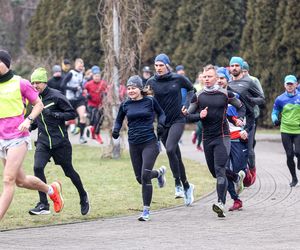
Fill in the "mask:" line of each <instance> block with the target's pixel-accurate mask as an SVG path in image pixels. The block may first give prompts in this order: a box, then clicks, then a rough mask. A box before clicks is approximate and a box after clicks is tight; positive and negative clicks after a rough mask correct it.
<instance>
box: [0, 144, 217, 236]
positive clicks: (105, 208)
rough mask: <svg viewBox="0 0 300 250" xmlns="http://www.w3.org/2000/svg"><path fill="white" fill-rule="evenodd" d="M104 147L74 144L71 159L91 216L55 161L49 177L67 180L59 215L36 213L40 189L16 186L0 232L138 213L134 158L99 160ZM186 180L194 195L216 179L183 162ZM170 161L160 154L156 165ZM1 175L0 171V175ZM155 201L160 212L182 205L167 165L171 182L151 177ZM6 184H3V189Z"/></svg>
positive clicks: (29, 164)
mask: <svg viewBox="0 0 300 250" xmlns="http://www.w3.org/2000/svg"><path fill="white" fill-rule="evenodd" d="M101 150H102V149H101V148H98V147H90V146H86V145H84V146H82V145H74V146H73V163H74V167H75V169H76V170H77V171H78V173H79V175H80V176H81V179H82V182H83V184H84V187H85V189H86V190H87V191H88V193H89V197H90V202H91V212H90V214H89V215H87V216H82V215H81V213H80V205H79V195H78V193H77V190H76V188H75V187H74V185H73V184H72V183H71V181H70V179H69V178H67V177H65V176H64V174H63V171H62V169H61V168H60V166H55V165H54V164H53V163H52V162H51V163H49V164H48V165H47V167H46V168H45V173H46V177H47V181H48V182H49V183H50V182H52V181H54V180H57V179H59V180H60V181H61V182H62V184H63V196H64V201H65V207H64V209H63V211H62V212H61V213H59V214H56V213H54V212H53V208H52V202H51V200H50V201H49V203H50V204H51V214H50V215H40V216H32V215H29V214H28V210H29V209H31V208H33V207H34V206H35V205H36V203H37V202H38V193H37V192H36V191H30V190H26V189H21V188H17V189H16V193H15V197H14V200H13V202H12V204H11V206H10V208H9V210H8V212H7V213H6V215H5V217H4V219H3V220H2V221H1V222H0V231H1V230H6V229H15V228H23V227H34V226H43V225H54V224H61V223H70V222H79V221H85V220H95V219H101V218H108V217H113V216H121V215H130V214H137V216H138V215H139V213H140V211H141V209H142V197H141V187H140V185H139V184H138V183H137V182H136V180H135V176H134V173H133V170H132V166H131V162H130V158H129V155H128V153H127V152H124V153H123V156H122V158H121V159H119V160H113V159H101V158H100V156H101ZM33 153H34V151H29V152H28V154H27V157H26V161H25V163H24V166H25V172H26V173H27V174H33ZM184 162H185V165H186V171H187V176H188V179H189V181H190V182H191V183H193V184H195V188H196V189H195V198H196V199H199V198H200V197H201V196H203V195H204V194H207V193H209V192H211V191H212V190H213V189H214V187H215V181H214V179H212V177H211V176H210V173H209V172H208V170H207V167H206V166H203V165H200V164H199V163H197V162H194V161H190V160H184ZM161 165H166V166H169V165H168V160H167V157H166V156H165V155H163V154H161V155H160V156H159V157H158V159H157V162H156V166H157V168H158V167H159V166H161ZM0 177H1V179H2V170H1V173H0ZM153 186H154V190H153V200H152V205H151V209H152V210H157V209H161V208H166V207H172V206H178V205H182V204H183V199H174V181H173V177H172V174H171V170H170V168H169V167H167V185H166V187H165V188H162V189H159V188H158V187H157V180H155V179H154V180H153ZM1 191H2V184H1V185H0V192H1Z"/></svg>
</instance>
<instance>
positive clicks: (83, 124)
mask: <svg viewBox="0 0 300 250" xmlns="http://www.w3.org/2000/svg"><path fill="white" fill-rule="evenodd" d="M78 127H79V128H80V136H83V133H84V128H85V123H79V125H78Z"/></svg>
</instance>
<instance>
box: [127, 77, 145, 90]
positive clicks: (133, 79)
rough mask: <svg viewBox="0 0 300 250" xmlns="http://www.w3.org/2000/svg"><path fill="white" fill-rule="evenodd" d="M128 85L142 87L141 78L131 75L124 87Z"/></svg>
mask: <svg viewBox="0 0 300 250" xmlns="http://www.w3.org/2000/svg"><path fill="white" fill-rule="evenodd" d="M128 86H134V87H136V88H139V89H143V81H142V78H141V77H140V76H138V75H134V76H131V77H130V78H129V79H128V81H127V84H126V87H128Z"/></svg>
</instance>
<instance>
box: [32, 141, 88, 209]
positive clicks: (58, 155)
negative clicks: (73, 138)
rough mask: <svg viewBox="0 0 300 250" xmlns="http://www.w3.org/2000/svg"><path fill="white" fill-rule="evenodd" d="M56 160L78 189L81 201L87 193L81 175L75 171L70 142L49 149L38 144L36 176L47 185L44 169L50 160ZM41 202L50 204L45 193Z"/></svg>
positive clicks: (42, 194) (35, 165) (35, 157)
mask: <svg viewBox="0 0 300 250" xmlns="http://www.w3.org/2000/svg"><path fill="white" fill-rule="evenodd" d="M51 157H52V158H53V159H54V162H55V164H56V165H60V166H61V167H62V169H63V171H64V173H65V176H67V177H69V178H70V179H71V181H72V183H73V184H74V186H75V187H76V189H77V191H78V193H79V196H80V200H82V199H83V198H84V197H85V196H86V191H85V190H84V188H83V185H82V182H81V179H80V176H79V174H78V173H77V172H76V171H75V169H74V168H73V165H72V146H71V144H70V142H69V141H65V142H64V143H63V144H62V145H60V146H59V147H56V148H54V149H49V147H47V146H45V145H43V144H41V143H37V145H36V151H35V154H34V175H35V176H36V177H38V178H40V179H41V180H42V181H43V182H45V183H46V176H45V173H44V169H45V167H46V165H47V163H48V162H49V161H50V158H51ZM39 196H40V202H42V203H43V204H46V205H47V204H48V200H47V195H46V194H45V193H44V192H39Z"/></svg>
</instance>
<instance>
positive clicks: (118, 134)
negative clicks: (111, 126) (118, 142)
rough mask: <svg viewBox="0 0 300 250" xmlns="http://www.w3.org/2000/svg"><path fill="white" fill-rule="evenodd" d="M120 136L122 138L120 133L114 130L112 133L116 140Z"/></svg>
mask: <svg viewBox="0 0 300 250" xmlns="http://www.w3.org/2000/svg"><path fill="white" fill-rule="evenodd" d="M119 136H120V133H119V132H118V131H116V130H114V131H113V132H112V137H113V138H114V139H118V138H119Z"/></svg>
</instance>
